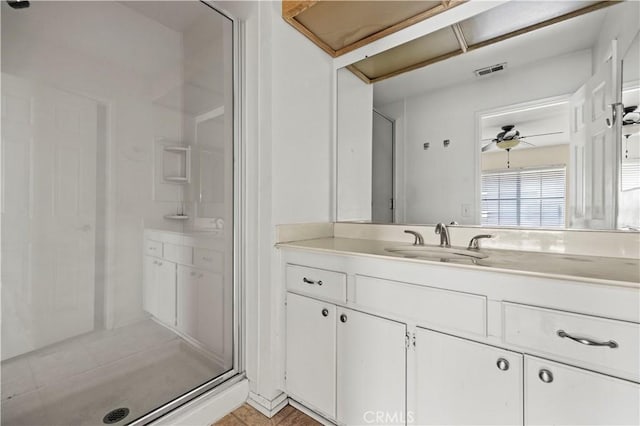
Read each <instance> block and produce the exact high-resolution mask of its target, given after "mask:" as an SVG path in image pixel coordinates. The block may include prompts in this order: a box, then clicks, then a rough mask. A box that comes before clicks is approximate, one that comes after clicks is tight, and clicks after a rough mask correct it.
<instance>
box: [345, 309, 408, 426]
mask: <svg viewBox="0 0 640 426" xmlns="http://www.w3.org/2000/svg"><path fill="white" fill-rule="evenodd" d="M337 314H338V327H337V328H338V333H337V334H338V348H337V349H338V366H337V367H338V375H337V376H338V390H337V392H338V395H337V396H338V398H337V400H338V404H337V405H338V406H337V419H338V422H339V423H342V424H348V425H357V424H371V423H376V424H385V425H399V424H402V425H404V424H405V422H406V385H405V384H406V340H405V339H406V331H407V329H406V326H405V324H401V323H398V322H395V321H391V320H386V319H383V318H379V317H376V316H373V315H368V314H364V313H362V312H357V311H352V310H350V309H344V308H338V312H337Z"/></svg>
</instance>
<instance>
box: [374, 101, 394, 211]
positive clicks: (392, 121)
mask: <svg viewBox="0 0 640 426" xmlns="http://www.w3.org/2000/svg"><path fill="white" fill-rule="evenodd" d="M372 110H373V113H374V114H378V115H379V116H380V117H382V118H384V119H385V120H387V121H389V122H390V123H391V199H392V200H393V207H392V208H391V223H396V210H397V205H398V200H397V199H396V192H397V191H396V182H397V179H396V120H395V119H393V118H391V117H389V116H388V115H385V114H384V113H382V112H380V110H378V109H377V108H375V107H374V108H372ZM372 141H373V134H372ZM371 146H372V148H373V142H372V145H371ZM371 155H372V157H373V151H372V154H371ZM371 175H372V182H373V167H371ZM372 201H373V200H372ZM371 215H372V219H373V210H372V212H371Z"/></svg>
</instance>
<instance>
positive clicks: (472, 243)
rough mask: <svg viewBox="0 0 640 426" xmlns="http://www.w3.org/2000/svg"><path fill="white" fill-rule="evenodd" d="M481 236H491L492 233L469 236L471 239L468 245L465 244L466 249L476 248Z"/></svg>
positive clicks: (478, 246)
mask: <svg viewBox="0 0 640 426" xmlns="http://www.w3.org/2000/svg"><path fill="white" fill-rule="evenodd" d="M481 238H493V235H491V234H480V235H476V236H475V237H473V238H471V241H469V245H468V246H467V249H468V250H478V249H479V248H480V239H481Z"/></svg>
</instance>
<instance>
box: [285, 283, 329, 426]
mask: <svg viewBox="0 0 640 426" xmlns="http://www.w3.org/2000/svg"><path fill="white" fill-rule="evenodd" d="M286 315H287V331H286V332H287V345H286V377H285V381H286V385H287V391H288V392H289V394H290V395H291V396H292V397H294V398H296V399H298V400H300V401H304V402H305V403H306V404H308V405H309V406H310V407H311V408H313V409H314V410H317V411H318V412H320V413H322V414H323V415H325V416H327V417H330V418H335V413H336V406H335V405H336V306H335V305H333V304H331V303H327V302H323V301H320V300H315V299H311V298H309V297H305V296H299V295H297V294H294V293H288V294H287V309H286Z"/></svg>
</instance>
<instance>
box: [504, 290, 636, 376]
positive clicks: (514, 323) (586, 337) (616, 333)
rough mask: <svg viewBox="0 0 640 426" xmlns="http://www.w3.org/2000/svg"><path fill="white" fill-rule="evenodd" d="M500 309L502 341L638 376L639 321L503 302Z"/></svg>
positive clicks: (535, 351)
mask: <svg viewBox="0 0 640 426" xmlns="http://www.w3.org/2000/svg"><path fill="white" fill-rule="evenodd" d="M503 310H504V313H503V315H504V319H503V324H504V333H503V336H504V341H505V342H506V343H508V344H511V345H515V346H519V347H521V348H524V349H525V350H527V352H529V353H533V354H540V355H544V356H548V357H551V358H558V359H560V360H562V361H566V362H569V363H572V364H576V365H581V366H584V367H586V368H590V369H594V370H598V371H602V372H606V373H609V374H612V375H615V376H620V377H624V378H629V379H631V380H635V381H638V380H639V379H640V362H639V361H638V360H639V359H640V325H638V324H635V323H631V322H625V321H617V320H610V319H605V318H599V317H593V316H590V315H582V314H574V313H569V312H563V311H558V310H554V309H545V308H538V307H534V306H526V305H518V304H514V303H506V302H505V303H503ZM562 332H564V333H566V334H564V336H565V337H562V336H561V334H563V333H562ZM571 337H573V338H575V339H579V340H580V342H579V341H575V340H572V339H571ZM581 342H582V343H581ZM609 342H611V343H609ZM588 343H591V344H588ZM597 344H610V345H611V346H615V347H610V346H608V345H597Z"/></svg>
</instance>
